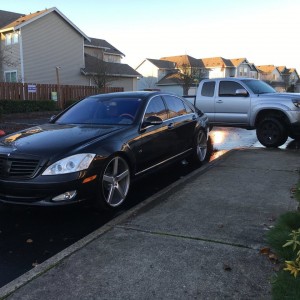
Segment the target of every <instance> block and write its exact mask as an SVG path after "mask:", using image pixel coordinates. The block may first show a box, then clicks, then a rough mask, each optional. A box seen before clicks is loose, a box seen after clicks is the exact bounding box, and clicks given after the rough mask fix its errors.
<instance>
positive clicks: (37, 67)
mask: <svg viewBox="0 0 300 300" xmlns="http://www.w3.org/2000/svg"><path fill="white" fill-rule="evenodd" d="M21 34H22V40H23V57H24V77H25V78H24V79H25V82H33V83H56V82H57V78H56V68H55V67H56V66H59V67H60V68H61V69H60V70H59V77H60V84H82V76H81V75H80V69H81V68H83V67H84V56H83V45H84V40H83V37H82V36H81V35H80V34H79V33H78V32H76V31H75V30H74V28H72V27H71V26H70V25H69V24H68V23H66V22H65V21H64V20H63V19H62V18H61V17H60V16H59V15H57V14H56V13H55V12H52V13H50V14H48V15H46V16H44V17H42V18H40V19H38V20H36V21H34V22H32V23H31V24H28V25H27V26H24V27H23V28H22V33H21Z"/></svg>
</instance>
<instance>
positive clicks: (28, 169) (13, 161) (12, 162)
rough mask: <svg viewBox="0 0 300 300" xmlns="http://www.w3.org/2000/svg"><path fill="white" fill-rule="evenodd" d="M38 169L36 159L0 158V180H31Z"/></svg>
mask: <svg viewBox="0 0 300 300" xmlns="http://www.w3.org/2000/svg"><path fill="white" fill-rule="evenodd" d="M38 167H39V160H38V159H26V158H25V159H23V158H13V157H0V177H1V178H24V179H25V178H32V177H33V176H34V175H35V173H36V172H37V170H38Z"/></svg>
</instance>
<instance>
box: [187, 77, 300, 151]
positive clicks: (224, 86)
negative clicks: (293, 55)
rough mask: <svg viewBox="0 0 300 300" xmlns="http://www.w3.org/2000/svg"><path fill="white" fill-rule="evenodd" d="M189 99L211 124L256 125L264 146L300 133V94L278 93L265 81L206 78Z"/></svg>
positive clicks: (242, 126)
mask: <svg viewBox="0 0 300 300" xmlns="http://www.w3.org/2000/svg"><path fill="white" fill-rule="evenodd" d="M189 100H190V101H191V102H193V104H194V105H196V106H197V107H198V108H199V109H201V110H202V111H203V112H205V113H206V114H207V116H208V119H209V123H210V125H211V126H228V127H229V126H230V127H240V128H246V129H256V135H257V138H258V140H259V142H260V143H261V144H262V145H264V146H265V147H278V146H281V145H283V144H284V143H285V142H286V140H287V138H288V137H291V138H293V139H295V138H298V137H300V94H294V93H278V92H276V91H275V90H274V89H273V88H272V87H271V86H269V85H268V84H267V83H265V82H264V81H261V80H257V79H252V78H216V79H205V80H202V81H201V82H200V84H199V87H198V90H197V94H196V97H194V99H191V98H189Z"/></svg>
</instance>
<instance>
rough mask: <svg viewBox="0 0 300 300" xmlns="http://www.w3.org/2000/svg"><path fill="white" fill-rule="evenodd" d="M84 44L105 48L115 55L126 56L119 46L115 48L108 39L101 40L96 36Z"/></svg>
mask: <svg viewBox="0 0 300 300" xmlns="http://www.w3.org/2000/svg"><path fill="white" fill-rule="evenodd" d="M84 45H85V46H86V47H91V48H100V49H104V50H105V52H106V53H109V54H115V55H122V56H124V57H125V54H124V53H122V52H121V51H119V50H118V49H117V48H115V47H114V46H112V45H111V44H110V43H108V42H107V41H106V40H101V39H96V38H90V41H85V42H84Z"/></svg>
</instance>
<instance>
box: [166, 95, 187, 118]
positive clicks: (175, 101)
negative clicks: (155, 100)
mask: <svg viewBox="0 0 300 300" xmlns="http://www.w3.org/2000/svg"><path fill="white" fill-rule="evenodd" d="M164 99H165V101H166V104H167V106H168V109H169V117H170V118H174V117H177V116H182V115H186V114H187V111H186V108H185V106H184V104H183V102H182V100H181V99H179V98H177V97H174V96H169V95H166V96H164Z"/></svg>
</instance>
